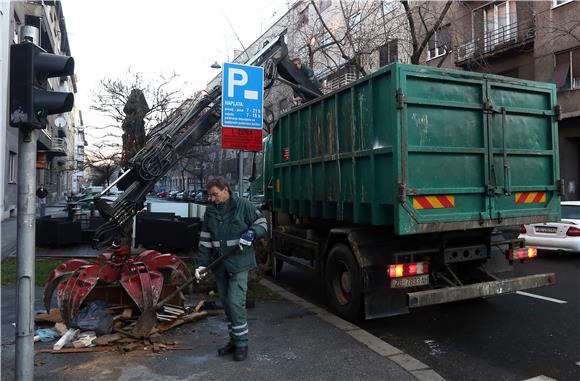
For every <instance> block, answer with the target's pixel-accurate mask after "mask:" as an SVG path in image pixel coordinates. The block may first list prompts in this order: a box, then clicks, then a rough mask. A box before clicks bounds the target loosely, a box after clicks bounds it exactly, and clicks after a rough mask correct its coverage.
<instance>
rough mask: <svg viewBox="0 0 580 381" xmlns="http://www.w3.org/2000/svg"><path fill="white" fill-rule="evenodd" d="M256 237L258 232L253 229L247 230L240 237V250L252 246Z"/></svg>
mask: <svg viewBox="0 0 580 381" xmlns="http://www.w3.org/2000/svg"><path fill="white" fill-rule="evenodd" d="M254 238H256V233H255V232H254V231H253V230H252V229H248V230H246V231H245V232H244V234H242V236H241V237H240V250H244V248H246V247H250V246H252V242H254Z"/></svg>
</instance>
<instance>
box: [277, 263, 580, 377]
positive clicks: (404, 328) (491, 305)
mask: <svg viewBox="0 0 580 381" xmlns="http://www.w3.org/2000/svg"><path fill="white" fill-rule="evenodd" d="M542 272H555V273H556V276H557V284H556V285H554V286H551V287H546V288H542V289H537V290H530V291H529V293H530V294H533V295H540V296H544V297H548V298H552V299H554V300H546V299H538V298H535V297H532V296H528V295H521V294H514V295H504V296H499V297H492V298H488V299H485V300H477V301H467V302H461V303H451V304H446V305H439V306H435V307H424V308H420V309H416V310H413V311H412V312H411V314H408V315H402V316H397V317H391V318H385V319H377V320H370V321H364V322H360V323H359V325H360V327H362V328H363V329H365V330H367V331H369V332H371V333H373V334H374V335H375V336H378V337H380V338H382V339H384V340H385V341H387V342H389V343H390V344H392V345H394V346H396V347H398V348H399V349H401V350H403V351H405V352H407V353H408V354H409V355H411V356H413V357H415V358H417V359H418V360H420V361H422V362H424V363H425V364H427V365H429V366H431V367H432V368H433V369H434V370H435V371H436V372H438V373H439V374H440V375H442V376H443V377H445V378H446V379H448V380H526V379H529V378H533V377H537V376H540V375H543V376H545V377H550V378H552V379H556V380H560V381H562V380H580V254H577V255H573V254H555V255H554V254H550V255H545V254H541V256H540V257H539V258H536V259H534V260H531V261H527V262H525V263H524V264H521V265H518V267H517V268H516V275H526V274H537V273H542ZM278 284H280V285H281V286H283V287H285V288H287V289H290V290H291V291H293V292H295V293H297V294H298V295H300V296H302V297H303V298H305V299H307V300H309V301H311V302H313V303H316V304H319V305H323V304H324V298H325V296H324V285H323V284H322V282H320V281H319V280H318V279H317V278H316V277H315V276H314V275H312V274H306V273H304V272H301V271H300V270H298V269H295V268H293V267H292V266H289V265H285V267H284V269H283V270H282V271H281V273H280V274H279V275H278ZM563 302H565V303H563Z"/></svg>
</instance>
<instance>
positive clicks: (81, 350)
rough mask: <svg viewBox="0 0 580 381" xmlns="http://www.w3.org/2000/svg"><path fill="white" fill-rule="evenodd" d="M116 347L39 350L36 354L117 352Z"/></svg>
mask: <svg viewBox="0 0 580 381" xmlns="http://www.w3.org/2000/svg"><path fill="white" fill-rule="evenodd" d="M118 350H119V348H117V347H116V346H106V347H92V348H62V349H58V350H57V349H50V348H47V349H37V350H35V351H34V352H35V353H88V352H117V351H118Z"/></svg>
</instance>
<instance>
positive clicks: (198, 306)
mask: <svg viewBox="0 0 580 381" xmlns="http://www.w3.org/2000/svg"><path fill="white" fill-rule="evenodd" d="M204 304H205V300H202V301H200V302H199V303H197V305H196V306H195V308H194V309H193V312H199V310H201V308H202V307H203V305H204Z"/></svg>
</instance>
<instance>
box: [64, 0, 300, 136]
mask: <svg viewBox="0 0 580 381" xmlns="http://www.w3.org/2000/svg"><path fill="white" fill-rule="evenodd" d="M289 3H292V1H290V0H237V1H236V0H212V1H205V0H204V1H198V0H190V1H186V0H164V1H152V0H141V1H137V0H117V1H114V0H101V1H86V0H63V1H62V9H63V13H64V17H65V21H66V26H67V32H68V38H69V44H70V48H71V55H72V56H73V58H74V59H75V74H76V75H77V88H78V92H77V94H75V103H76V105H77V107H79V108H80V109H81V110H82V113H83V119H84V124H85V126H87V127H91V126H104V125H106V124H107V122H106V121H105V120H104V119H103V118H102V117H100V116H99V114H97V113H96V112H94V111H91V110H90V105H91V102H92V92H93V91H95V90H96V89H97V88H98V85H99V81H100V80H101V79H103V78H106V77H109V78H120V77H121V76H122V75H123V73H125V72H126V71H127V69H128V68H131V70H132V71H137V72H141V73H143V74H144V76H145V77H148V78H153V77H154V76H156V75H158V74H159V73H171V72H176V73H178V74H180V75H181V78H180V81H181V82H180V87H181V89H182V90H183V93H184V95H185V96H188V95H189V94H191V95H193V92H194V91H195V90H198V89H201V88H205V85H206V84H207V83H208V82H209V81H210V80H211V79H212V78H214V77H215V76H216V75H218V74H219V73H220V72H219V70H216V69H212V68H210V65H211V64H212V63H213V62H214V61H217V62H219V63H220V64H221V63H223V62H226V61H228V60H231V59H233V50H234V49H238V50H239V49H242V44H243V46H246V47H247V46H249V45H250V44H251V43H252V42H254V41H255V40H256V39H257V38H258V37H259V36H260V35H261V34H262V32H263V31H266V30H267V29H268V27H269V26H271V25H272V24H273V23H274V22H275V21H276V20H278V19H279V18H280V17H281V16H282V15H283V14H284V13H285V12H286V10H287V9H288V7H289ZM228 20H229V22H228ZM230 23H231V26H230ZM236 34H237V36H238V37H239V40H238V37H236ZM240 41H241V43H240ZM88 140H89V144H90V143H91V137H90V135H89V136H88Z"/></svg>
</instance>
